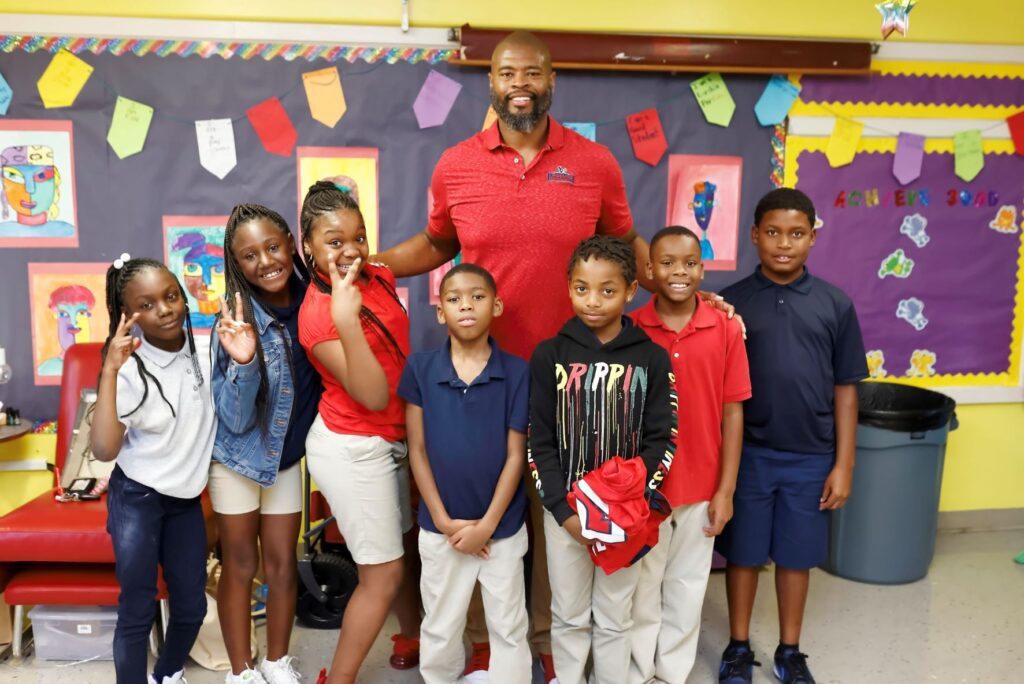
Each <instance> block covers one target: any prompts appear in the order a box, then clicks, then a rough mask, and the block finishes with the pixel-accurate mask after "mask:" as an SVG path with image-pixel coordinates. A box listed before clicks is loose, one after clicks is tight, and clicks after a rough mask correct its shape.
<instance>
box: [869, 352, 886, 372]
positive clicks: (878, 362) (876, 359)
mask: <svg viewBox="0 0 1024 684" xmlns="http://www.w3.org/2000/svg"><path fill="white" fill-rule="evenodd" d="M867 359H868V376H870V377H872V378H884V377H886V376H887V375H889V371H887V370H885V352H883V351H882V350H881V349H872V350H870V351H868V353H867Z"/></svg>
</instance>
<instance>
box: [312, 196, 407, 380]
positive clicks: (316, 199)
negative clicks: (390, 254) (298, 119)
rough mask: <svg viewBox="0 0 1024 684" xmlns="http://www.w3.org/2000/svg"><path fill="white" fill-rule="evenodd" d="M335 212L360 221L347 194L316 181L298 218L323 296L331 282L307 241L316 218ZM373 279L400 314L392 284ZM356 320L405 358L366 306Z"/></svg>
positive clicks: (396, 341) (328, 291) (398, 346)
mask: <svg viewBox="0 0 1024 684" xmlns="http://www.w3.org/2000/svg"><path fill="white" fill-rule="evenodd" d="M335 211H354V212H356V213H357V214H359V215H360V218H362V213H361V212H360V211H359V204H358V203H357V202H356V201H355V199H354V198H353V197H352V195H351V194H350V193H349V192H347V191H345V190H342V189H341V188H339V187H338V186H337V185H335V184H334V183H331V182H330V181H317V182H316V183H314V184H313V185H311V186H310V187H309V192H307V193H306V198H305V199H304V200H303V201H302V213H301V214H300V215H299V223H300V225H301V226H302V244H303V245H304V246H305V247H306V249H305V250H303V251H304V252H305V259H306V266H307V267H308V268H309V274H310V280H311V281H312V283H313V285H315V286H316V288H317V289H318V290H320V291H321V292H324V293H330V291H331V283H330V281H325V280H324V279H323V277H322V276H321V275H320V273H319V271H317V268H316V263H315V261H314V260H313V254H312V252H311V251H310V249H309V241H310V238H311V236H312V234H313V224H314V223H315V222H316V219H318V218H320V217H321V216H324V215H326V214H330V213H333V212H335ZM372 278H373V280H374V281H375V282H377V283H380V284H381V285H382V286H384V289H385V290H386V291H387V292H388V294H390V295H391V296H392V297H393V298H394V300H395V301H396V302H397V303H398V306H400V307H402V311H405V306H404V305H403V304H402V300H401V299H400V298H399V296H398V292H396V291H395V288H394V287H392V286H391V283H389V282H388V281H386V280H385V279H384V278H381V277H380V276H379V275H374V276H372ZM359 320H360V321H361V322H362V323H364V325H366V326H368V327H369V328H370V329H371V330H372V331H373V332H374V334H375V335H377V336H378V337H379V338H381V339H384V340H386V341H387V342H388V343H389V345H390V347H391V348H392V351H393V353H395V354H396V355H397V356H398V358H399V359H402V360H404V359H405V353H404V352H402V348H401V346H400V345H399V344H398V340H396V339H395V336H394V335H392V334H391V331H390V330H388V329H387V326H385V325H384V323H383V322H382V321H381V320H380V318H378V317H377V314H375V313H373V312H372V311H370V309H369V308H367V307H366V305H365V304H364V305H363V308H362V310H361V311H360V312H359Z"/></svg>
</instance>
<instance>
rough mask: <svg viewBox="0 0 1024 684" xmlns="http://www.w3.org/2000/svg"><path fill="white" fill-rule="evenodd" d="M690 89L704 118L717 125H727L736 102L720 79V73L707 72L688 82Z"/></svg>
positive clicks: (734, 109)
mask: <svg viewBox="0 0 1024 684" xmlns="http://www.w3.org/2000/svg"><path fill="white" fill-rule="evenodd" d="M690 90H692V91H693V96H694V97H695V98H697V104H699V105H700V108H701V111H703V112H704V118H705V119H707V120H708V122H709V123H713V124H715V125H717V126H728V125H729V122H731V121H732V115H733V112H735V111H736V103H735V102H734V101H733V99H732V95H731V94H730V93H729V88H728V87H727V86H726V85H725V81H724V80H722V74H718V73H714V74H708V75H706V76H702V77H700V78H698V79H697V80H696V81H693V82H692V83H690Z"/></svg>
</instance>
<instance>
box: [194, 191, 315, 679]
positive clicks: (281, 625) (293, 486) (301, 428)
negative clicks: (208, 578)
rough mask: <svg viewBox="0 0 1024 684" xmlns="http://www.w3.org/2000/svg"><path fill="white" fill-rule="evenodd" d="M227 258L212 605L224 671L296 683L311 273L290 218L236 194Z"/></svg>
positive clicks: (311, 376) (218, 350)
mask: <svg viewBox="0 0 1024 684" xmlns="http://www.w3.org/2000/svg"><path fill="white" fill-rule="evenodd" d="M224 267H225V285H226V288H225V289H226V293H227V296H226V300H227V302H228V303H231V304H233V307H230V305H229V306H225V307H223V311H224V312H223V313H222V315H221V318H220V321H219V324H218V327H217V334H216V335H213V336H212V346H213V396H214V401H215V404H216V409H217V416H218V418H219V425H218V429H217V437H216V440H215V442H214V449H213V464H212V466H211V469H210V484H209V490H210V497H211V500H212V502H213V509H214V511H216V513H217V526H218V530H219V532H220V542H221V548H222V551H223V568H222V571H221V576H220V583H219V584H218V587H217V604H218V605H217V608H218V615H219V618H220V625H221V631H222V633H223V635H224V644H225V646H226V647H227V652H228V657H229V659H230V661H231V671H230V672H228V674H227V678H226V681H227V682H228V683H229V684H230V683H233V682H246V683H247V684H254V683H256V684H259V683H262V682H268V683H269V684H293V683H294V682H297V681H298V677H299V675H298V673H297V672H296V670H295V669H294V668H293V666H292V660H293V659H292V657H291V656H289V655H288V642H289V640H290V637H291V630H292V624H293V623H294V621H295V600H296V589H297V586H296V585H297V576H296V565H295V541H296V539H298V535H299V525H300V518H301V512H302V477H301V467H300V466H299V461H300V460H301V459H302V456H303V454H304V453H305V442H306V433H308V432H309V427H310V425H311V424H312V422H313V419H314V418H316V412H317V403H318V401H319V399H320V394H321V393H322V391H323V388H322V385H321V382H320V376H319V375H318V374H317V372H316V370H315V369H314V368H313V367H312V366H311V365H310V363H309V360H308V358H307V357H306V353H305V352H304V351H303V350H302V347H301V346H299V335H298V314H299V305H300V304H301V303H302V300H303V297H304V296H305V293H306V284H307V282H308V275H307V272H306V269H305V266H304V264H303V262H302V260H301V259H300V258H299V257H298V254H297V253H296V250H295V240H294V239H293V238H292V234H291V231H290V230H289V228H288V224H287V223H286V222H285V220H284V219H283V218H282V217H281V215H280V214H278V213H277V212H275V211H273V210H271V209H268V208H266V207H263V206H260V205H258V204H240V205H238V206H236V207H235V208H234V210H233V211H232V212H231V216H230V218H229V219H228V223H227V226H226V228H225V231H224ZM231 309H233V310H231ZM229 337H230V338H232V339H233V340H237V341H245V342H246V343H247V344H249V345H251V348H252V355H251V357H250V358H251V360H250V361H249V362H248V363H244V364H241V363H238V362H236V361H235V360H233V359H232V358H230V357H229V356H228V355H227V354H226V353H225V350H224V345H225V343H226V341H227V339H228V338H229ZM257 540H258V542H259V545H258V547H257ZM257 548H259V549H262V556H263V558H262V560H263V571H264V576H265V580H266V583H267V588H268V593H267V653H266V657H265V658H264V659H263V661H262V662H261V663H260V665H259V669H258V670H257V669H256V667H255V663H254V662H253V661H252V654H251V653H250V652H249V620H250V598H251V595H252V582H253V578H254V576H255V575H256V570H257V568H258V567H259V560H260V559H259V557H258V556H257Z"/></svg>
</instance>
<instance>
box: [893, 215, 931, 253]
mask: <svg viewBox="0 0 1024 684" xmlns="http://www.w3.org/2000/svg"><path fill="white" fill-rule="evenodd" d="M927 228H928V219H926V218H925V217H924V216H921V215H920V214H909V215H907V216H904V217H903V222H902V223H901V224H900V233H902V234H903V235H906V236H907V237H908V238H910V239H911V240H913V241H914V244H915V245H917V246H918V247H924V246H925V245H927V244H928V241H929V240H931V237H930V236H929V235H928V233H926V232H925V230H927Z"/></svg>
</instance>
